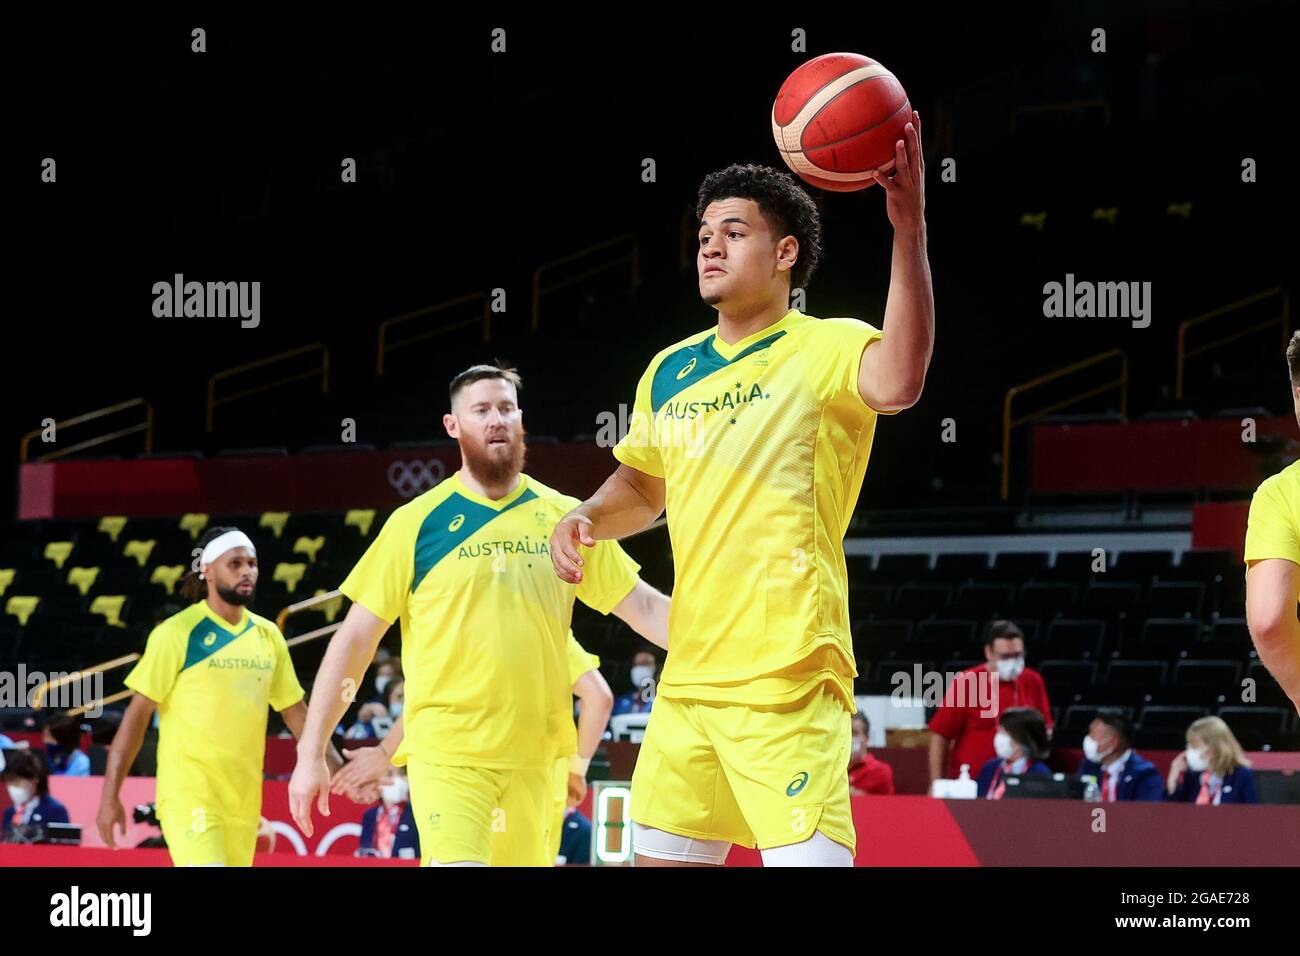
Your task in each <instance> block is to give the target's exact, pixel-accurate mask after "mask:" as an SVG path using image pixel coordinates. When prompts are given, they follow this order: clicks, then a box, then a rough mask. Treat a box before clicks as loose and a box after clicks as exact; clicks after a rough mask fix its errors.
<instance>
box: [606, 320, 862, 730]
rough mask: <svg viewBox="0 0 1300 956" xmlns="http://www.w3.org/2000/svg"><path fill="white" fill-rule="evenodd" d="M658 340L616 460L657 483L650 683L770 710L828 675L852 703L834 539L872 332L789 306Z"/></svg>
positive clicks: (854, 477)
mask: <svg viewBox="0 0 1300 956" xmlns="http://www.w3.org/2000/svg"><path fill="white" fill-rule="evenodd" d="M717 331H718V330H717V327H716V326H715V327H714V328H713V329H710V330H708V331H705V332H700V333H698V334H696V335H693V336H691V337H690V338H688V339H685V340H683V341H681V342H679V343H677V344H676V345H673V346H671V347H669V348H666V349H664V350H663V351H661V352H660V353H659V354H658V355H656V356H655V357H654V359H653V360H652V361H651V362H650V365H649V367H648V368H647V369H646V371H645V374H644V375H643V376H642V377H641V380H640V383H639V384H638V385H637V390H636V399H635V405H634V409H633V415H632V417H631V423H630V424H631V427H630V428H629V430H628V433H627V434H626V435H625V436H624V438H623V439H622V440H621V441H620V442H619V443H618V445H617V446H616V447H615V448H614V455H615V457H616V458H618V460H619V461H621V462H623V463H624V464H626V465H629V466H630V467H632V468H636V469H638V470H639V471H643V472H645V473H646V474H650V475H656V476H658V477H661V478H663V479H664V482H665V486H666V495H667V499H666V507H667V515H668V530H669V535H670V537H671V539H672V548H673V563H674V567H675V575H674V585H673V600H672V608H671V611H670V613H669V625H668V631H669V634H670V643H669V654H668V658H667V662H666V664H665V667H664V671H663V674H662V676H661V678H660V682H659V684H658V686H657V692H658V693H659V694H663V695H665V696H667V697H670V698H674V697H675V698H680V699H694V700H705V701H723V702H731V703H749V704H776V703H785V702H792V701H796V700H799V699H801V698H802V697H804V696H805V695H806V694H807V693H809V692H810V691H811V690H812V689H814V688H815V687H816V686H818V685H819V684H821V683H822V682H823V681H831V682H832V684H833V685H834V687H835V688H836V689H837V694H838V696H839V697H840V698H841V700H842V701H843V703H844V705H845V706H846V707H847V708H849V709H850V710H851V709H852V708H853V678H854V677H855V676H856V673H857V671H856V667H855V665H854V658H853V651H852V643H851V638H850V635H849V619H848V573H847V569H846V566H845V560H844V533H845V531H846V530H847V528H848V522H849V517H850V516H851V515H852V513H853V509H854V506H855V504H856V502H857V498H858V491H859V489H860V488H861V487H862V479H863V475H864V473H865V472H866V467H867V458H868V456H869V455H870V453H871V442H872V438H873V436H874V434H875V426H876V415H877V412H876V411H875V410H874V409H872V408H871V407H869V406H868V405H867V404H866V403H865V402H864V401H863V400H862V396H861V394H860V393H859V391H858V368H859V364H860V361H861V358H862V353H863V350H864V349H865V348H866V347H867V345H868V344H869V343H871V342H872V341H874V340H875V339H877V338H879V337H880V334H881V333H880V331H879V330H878V329H876V328H873V327H872V326H870V325H868V324H866V323H864V322H860V321H858V320H856V319H842V318H836V319H821V320H819V319H815V318H813V317H812V316H808V315H804V314H803V313H801V312H799V311H798V310H796V309H791V310H790V311H789V312H787V313H786V315H785V316H784V317H783V318H781V320H780V321H778V322H776V323H775V324H774V325H771V326H769V327H767V328H765V329H763V330H761V331H759V332H756V333H755V334H753V335H751V336H749V337H747V338H745V339H742V340H741V341H739V342H736V343H734V344H731V345H728V344H727V343H725V342H722V341H721V340H719V338H718V335H717Z"/></svg>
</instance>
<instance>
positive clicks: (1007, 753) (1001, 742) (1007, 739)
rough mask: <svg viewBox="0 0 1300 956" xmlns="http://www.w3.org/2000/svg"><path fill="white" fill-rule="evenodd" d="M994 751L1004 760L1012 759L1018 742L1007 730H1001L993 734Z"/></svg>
mask: <svg viewBox="0 0 1300 956" xmlns="http://www.w3.org/2000/svg"><path fill="white" fill-rule="evenodd" d="M993 752H994V753H996V754H997V755H998V756H999V757H1001V758H1002V759H1003V760H1010V759H1011V758H1012V756H1013V755H1014V754H1015V752H1016V742H1015V741H1014V740H1012V739H1011V735H1010V734H1009V733H1007V732H1006V731H1005V730H999V731H998V732H997V733H996V734H994V735H993Z"/></svg>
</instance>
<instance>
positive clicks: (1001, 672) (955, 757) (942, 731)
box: [930, 621, 1052, 782]
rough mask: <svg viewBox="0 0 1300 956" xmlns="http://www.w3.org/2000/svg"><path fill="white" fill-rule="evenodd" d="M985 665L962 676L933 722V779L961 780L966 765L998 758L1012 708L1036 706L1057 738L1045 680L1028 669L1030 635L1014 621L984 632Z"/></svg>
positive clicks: (991, 625)
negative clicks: (1001, 722)
mask: <svg viewBox="0 0 1300 956" xmlns="http://www.w3.org/2000/svg"><path fill="white" fill-rule="evenodd" d="M984 657H985V661H984V663H983V664H978V665H976V666H975V667H971V668H968V669H967V670H964V671H962V672H961V673H960V674H958V675H957V676H956V678H954V679H953V681H952V683H951V684H950V685H949V687H948V691H947V693H945V694H944V697H943V703H942V704H941V705H940V706H939V708H938V709H937V710H935V712H934V716H933V717H932V718H930V780H931V782H933V781H935V780H939V779H942V778H948V779H956V778H957V776H958V775H959V773H960V772H961V767H962V764H967V765H969V766H970V768H971V770H972V771H974V770H975V768H976V767H982V766H984V764H985V762H986V761H988V760H990V759H992V758H993V757H994V756H996V754H995V753H994V751H993V735H994V734H995V733H996V732H997V725H998V716H999V715H1001V714H1002V713H1003V712H1004V711H1007V710H1010V709H1011V708H1012V707H1033V708H1035V709H1036V710H1037V711H1038V712H1039V713H1040V714H1043V715H1044V718H1043V719H1044V721H1045V722H1046V724H1047V735H1048V738H1049V739H1050V737H1051V735H1052V719H1051V717H1050V716H1048V715H1050V714H1051V712H1052V706H1051V703H1050V702H1049V701H1048V699H1047V685H1046V684H1044V683H1043V676H1042V675H1041V674H1039V673H1038V671H1036V670H1034V669H1033V668H1032V667H1026V666H1025V635H1024V632H1022V631H1021V630H1020V628H1018V627H1017V626H1016V625H1015V624H1014V623H1013V622H1011V621H992V622H990V623H989V625H988V626H987V627H986V628H985V629H984Z"/></svg>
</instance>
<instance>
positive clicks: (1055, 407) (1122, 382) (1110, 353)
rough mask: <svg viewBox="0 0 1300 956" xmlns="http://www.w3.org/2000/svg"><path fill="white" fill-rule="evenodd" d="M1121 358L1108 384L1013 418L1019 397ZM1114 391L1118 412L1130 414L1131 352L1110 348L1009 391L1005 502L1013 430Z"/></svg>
mask: <svg viewBox="0 0 1300 956" xmlns="http://www.w3.org/2000/svg"><path fill="white" fill-rule="evenodd" d="M1112 358H1118V359H1119V362H1120V373H1119V378H1117V379H1113V380H1111V381H1107V382H1104V383H1102V384H1101V385H1098V386H1097V387H1096V388H1090V389H1088V390H1087V391H1084V392H1079V393H1078V394H1076V395H1072V396H1070V397H1069V398H1066V399H1062V400H1061V401H1059V402H1053V403H1052V404H1051V405H1048V406H1047V407H1046V408H1040V409H1038V410H1037V411H1034V412H1030V413H1029V414H1027V415H1022V416H1021V417H1020V418H1015V419H1013V418H1012V417H1011V405H1012V402H1013V401H1014V400H1015V398H1016V396H1017V395H1021V394H1023V393H1025V392H1027V391H1029V390H1030V389H1034V388H1038V387H1039V386H1040V385H1044V384H1046V383H1047V382H1052V381H1055V380H1056V379H1058V378H1062V377H1064V376H1066V375H1069V374H1071V373H1073V372H1077V371H1079V370H1080V369H1083V368H1088V367H1090V366H1092V365H1097V364H1098V363H1100V362H1104V361H1106V360H1107V359H1112ZM1112 388H1118V389H1119V410H1120V414H1121V415H1127V414H1128V353H1126V352H1125V351H1124V350H1123V349H1108V350H1106V351H1105V352H1099V353H1097V354H1096V355H1094V356H1092V357H1091V358H1086V359H1083V360H1082V361H1079V362H1074V363H1073V364H1071V365H1067V366H1065V367H1064V368H1059V369H1057V370H1056V371H1055V372H1048V373H1047V374H1046V375H1040V376H1038V378H1032V379H1030V380H1029V381H1027V382H1021V383H1020V384H1019V385H1014V386H1012V387H1011V388H1009V389H1007V394H1006V397H1005V398H1004V399H1003V402H1002V500H1003V501H1006V500H1007V497H1008V495H1009V494H1010V488H1011V430H1012V429H1013V428H1019V427H1020V426H1021V425H1027V424H1029V423H1030V422H1034V421H1037V420H1038V419H1040V418H1044V417H1046V416H1048V415H1050V414H1052V413H1053V412H1056V411H1059V410H1060V409H1062V408H1066V407H1067V406H1069V405H1073V404H1076V403H1078V402H1082V401H1086V400H1087V399H1089V398H1093V397H1094V396H1097V395H1101V394H1102V393H1104V392H1108V391H1110V390H1111V389H1112Z"/></svg>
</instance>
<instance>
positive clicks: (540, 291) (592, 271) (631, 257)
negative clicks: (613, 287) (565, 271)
mask: <svg viewBox="0 0 1300 956" xmlns="http://www.w3.org/2000/svg"><path fill="white" fill-rule="evenodd" d="M622 243H629V244H630V245H631V249H630V250H629V251H628V252H626V253H624V254H623V255H620V256H618V257H616V258H614V259H610V260H608V261H606V262H602V263H601V264H600V265H597V266H592V267H591V268H589V269H584V270H583V271H581V272H579V273H576V274H575V275H571V276H566V277H564V278H563V279H559V280H557V281H556V282H554V283H552V284H551V285H548V286H544V285H542V275H543V274H544V273H546V272H548V271H550V270H553V269H555V268H556V267H557V266H563V265H568V264H569V263H570V262H575V261H577V260H578V259H581V258H583V257H584V256H589V255H591V254H592V253H593V252H600V251H602V250H605V249H608V248H611V247H613V246H617V245H620V244H622ZM624 263H628V264H630V265H631V267H632V272H631V276H630V281H629V282H628V288H629V289H635V288H636V287H637V286H638V285H640V284H641V240H640V239H638V238H637V237H636V236H635V235H633V234H632V233H630V232H629V233H624V234H623V235H621V236H615V237H614V238H613V239H606V240H605V241H604V242H598V243H595V244H594V245H590V246H587V248H585V249H579V250H578V251H577V252H572V253H570V254H569V255H567V256H561V257H560V258H558V259H552V260H551V261H550V262H546V263H543V264H542V265H540V266H538V267H537V268H536V269H534V270H533V319H532V329H533V331H534V332H536V331H537V329H538V327H539V325H540V323H541V311H540V309H541V300H542V296H544V295H547V294H548V293H551V292H555V291H557V290H559V289H564V288H567V287H569V286H571V285H576V284H577V283H579V282H582V281H584V280H586V279H590V278H591V277H592V276H595V275H599V274H600V273H602V272H606V271H608V270H610V269H614V268H617V267H618V266H621V265H623V264H624Z"/></svg>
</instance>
